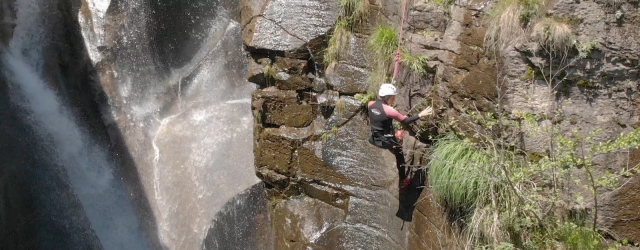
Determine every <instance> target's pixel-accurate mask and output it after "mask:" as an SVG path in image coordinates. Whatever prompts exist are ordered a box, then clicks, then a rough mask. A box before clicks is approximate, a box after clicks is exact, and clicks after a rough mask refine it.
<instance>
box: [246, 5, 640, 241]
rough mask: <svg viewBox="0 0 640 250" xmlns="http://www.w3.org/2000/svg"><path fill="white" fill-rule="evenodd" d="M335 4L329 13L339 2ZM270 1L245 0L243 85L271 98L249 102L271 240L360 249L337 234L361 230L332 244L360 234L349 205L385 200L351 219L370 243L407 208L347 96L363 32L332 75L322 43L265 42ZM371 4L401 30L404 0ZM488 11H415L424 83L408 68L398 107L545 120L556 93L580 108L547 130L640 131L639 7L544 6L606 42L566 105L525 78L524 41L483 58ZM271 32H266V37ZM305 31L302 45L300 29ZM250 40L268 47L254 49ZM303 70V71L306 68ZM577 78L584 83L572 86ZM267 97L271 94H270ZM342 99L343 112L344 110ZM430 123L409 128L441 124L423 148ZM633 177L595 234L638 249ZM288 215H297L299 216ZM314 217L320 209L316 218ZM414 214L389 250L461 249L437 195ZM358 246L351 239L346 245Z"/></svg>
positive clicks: (318, 21) (609, 165)
mask: <svg viewBox="0 0 640 250" xmlns="http://www.w3.org/2000/svg"><path fill="white" fill-rule="evenodd" d="M307 2H308V3H310V2H315V1H307ZM318 2H323V1H318ZM331 2H332V1H328V2H323V4H329V5H330V4H333V3H331ZM272 4H273V6H277V5H278V4H280V3H279V1H268V0H263V1H249V0H247V1H243V2H242V5H243V6H242V10H243V12H242V16H243V20H242V23H244V24H246V26H245V29H244V31H243V36H244V42H245V46H247V47H248V48H249V51H250V58H249V59H248V61H249V65H250V66H249V68H250V71H249V77H248V79H249V80H250V81H252V82H255V83H257V84H259V85H261V86H262V88H266V89H262V90H259V91H256V92H255V93H254V98H253V110H254V115H256V127H255V129H254V137H255V139H256V142H255V144H254V148H255V151H256V152H261V153H258V155H256V163H255V164H256V171H257V175H258V176H259V177H260V178H261V179H263V180H264V181H265V182H267V183H268V184H269V185H270V191H269V192H270V193H269V195H270V196H271V197H274V200H273V201H272V203H273V204H272V208H273V210H272V212H271V213H272V215H273V216H274V222H275V223H274V230H276V231H277V228H287V229H286V231H287V232H286V233H285V232H282V233H280V234H278V233H277V232H276V234H278V235H280V236H281V237H282V238H284V239H286V240H283V242H279V243H276V246H279V247H282V248H283V249H293V248H305V247H312V248H315V247H318V248H321V247H325V248H330V249H351V248H358V246H353V245H349V244H351V243H347V242H346V241H343V239H344V235H342V234H343V233H347V234H348V235H350V236H352V237H358V236H364V235H363V234H360V233H361V232H360V231H358V230H355V231H349V232H342V231H340V234H337V235H335V236H334V238H332V239H333V242H327V241H326V240H325V239H328V238H327V236H328V235H331V234H333V233H335V232H334V231H336V230H338V229H339V230H346V229H349V230H351V229H352V227H351V226H352V225H351V223H352V222H353V221H352V220H350V219H349V218H353V217H360V216H361V214H362V213H361V212H360V211H358V210H359V209H351V208H356V207H357V208H360V207H361V206H363V205H362V204H364V203H362V204H361V205H357V206H355V205H353V204H354V202H356V201H362V200H365V201H369V202H371V201H372V199H371V197H376V198H375V199H373V200H376V201H377V202H372V203H371V204H366V206H364V207H370V208H372V210H367V209H365V210H364V212H365V213H376V215H375V216H372V217H373V218H374V219H367V220H356V221H357V222H358V223H360V225H363V226H364V227H365V228H368V229H372V230H365V232H369V233H373V234H374V235H375V234H378V233H380V232H381V231H385V230H391V229H393V228H394V227H393V226H391V227H389V228H386V226H389V225H393V224H394V223H397V222H399V221H400V220H398V219H396V218H394V219H392V221H394V222H389V221H385V220H377V219H375V217H377V216H378V215H379V214H378V213H385V215H386V216H391V215H392V214H394V213H393V211H390V210H393V209H394V208H395V206H396V204H397V202H398V201H397V195H396V192H397V191H396V190H395V189H394V188H393V186H395V185H392V184H393V182H394V180H395V178H396V177H395V174H394V173H393V161H392V158H393V157H392V156H391V155H389V154H388V152H386V151H384V150H379V149H377V148H375V147H373V148H372V147H370V146H369V145H368V144H367V143H366V142H364V139H365V138H366V129H367V128H366V127H367V125H366V124H365V123H363V122H362V120H363V119H366V118H363V117H361V116H360V115H359V107H360V106H359V104H358V103H357V102H353V101H352V100H353V99H352V98H351V96H353V95H354V94H358V93H364V92H366V91H367V88H368V81H367V80H368V79H367V77H368V75H369V73H370V72H369V65H368V62H367V60H368V59H367V55H366V46H367V37H368V31H367V30H366V29H364V30H360V29H356V30H355V35H353V36H351V37H350V40H349V46H347V49H346V50H345V51H343V55H341V57H340V58H339V59H338V61H337V62H335V63H334V64H332V65H323V64H322V63H321V62H320V61H319V60H318V57H317V55H316V56H314V55H315V54H314V53H315V52H314V51H321V50H318V47H317V45H318V43H313V44H314V46H313V49H311V50H310V51H311V52H306V51H304V49H300V48H302V47H305V46H304V45H300V44H305V43H308V44H311V42H309V41H311V40H313V38H308V39H297V40H296V39H292V38H291V37H289V36H282V37H281V35H279V34H280V33H281V32H282V31H278V32H280V33H278V32H272V34H271V35H270V36H267V37H268V38H266V37H265V35H269V34H267V33H265V32H263V31H258V30H257V29H264V30H274V28H273V27H271V28H269V27H268V26H267V25H265V24H260V25H256V22H258V21H257V20H260V19H261V18H259V17H261V16H263V15H267V16H278V15H280V14H275V13H273V12H272V11H273V9H272V8H271V7H270V6H271V5H272ZM368 4H371V6H373V7H372V8H371V9H372V10H373V12H374V13H372V14H371V13H370V16H375V17H380V18H381V19H382V20H383V21H384V22H387V23H392V24H399V22H400V15H399V14H400V6H401V1H399V0H395V1H368ZM489 5H490V2H488V1H481V0H470V1H461V2H460V1H458V2H456V3H455V4H454V5H452V6H450V7H446V8H447V9H443V8H442V7H440V6H436V5H435V4H432V3H425V2H423V1H415V2H412V3H410V5H409V11H408V16H407V25H406V28H405V30H404V37H405V46H406V47H407V49H408V50H409V51H410V52H411V53H412V54H414V55H426V56H428V57H429V58H430V60H429V63H428V66H429V73H428V74H427V75H426V76H419V75H416V74H414V73H412V72H411V71H409V70H408V69H406V68H402V67H401V69H400V77H399V79H398V80H399V81H400V82H402V84H403V85H402V88H400V94H399V96H398V98H397V101H396V103H397V105H398V109H399V110H400V111H402V112H405V113H411V112H415V111H417V109H418V108H416V107H420V106H421V105H424V104H432V105H434V106H435V108H436V109H437V110H438V117H439V118H441V119H448V117H456V118H462V120H464V118H465V117H464V115H463V114H462V112H460V111H461V110H462V109H465V108H470V107H472V108H477V109H478V110H480V111H493V110H494V109H495V107H496V104H497V101H498V100H499V101H500V104H501V105H502V107H503V108H504V109H505V110H516V111H517V112H518V111H526V112H530V113H534V114H541V113H547V112H548V110H549V106H550V105H552V104H553V103H554V102H555V101H557V100H553V99H552V98H551V99H550V97H552V96H555V97H558V96H561V98H560V99H562V100H568V99H570V100H572V101H571V102H568V103H565V104H563V106H562V112H563V114H562V115H563V118H562V119H555V120H554V119H552V118H549V119H547V120H545V121H541V123H540V125H539V126H541V127H544V126H547V124H551V123H555V124H559V125H560V127H561V128H562V129H563V130H565V131H568V130H570V129H571V128H574V127H578V128H580V129H581V131H591V130H594V129H596V128H602V129H603V133H602V134H601V135H600V136H599V137H598V138H597V139H598V140H610V139H613V138H614V137H615V136H616V135H617V134H619V133H620V132H624V131H630V130H631V129H633V128H636V127H637V126H638V125H639V122H638V113H637V112H638V104H639V103H638V101H637V92H638V90H639V89H638V77H639V76H638V59H637V56H638V55H640V52H639V51H638V49H639V45H638V41H640V39H636V38H637V36H638V30H637V28H636V27H637V24H638V11H637V6H634V5H633V4H628V3H620V4H619V6H613V7H614V9H613V10H612V9H611V8H612V6H610V5H607V4H605V3H600V2H585V1H569V0H566V1H564V0H561V1H557V2H553V3H552V4H550V6H548V8H547V9H546V10H545V11H547V14H548V15H552V16H554V17H558V18H564V19H570V20H579V21H578V22H576V23H577V24H576V25H575V27H574V28H575V29H574V30H573V33H574V34H577V35H576V37H575V39H576V41H577V43H581V42H588V41H591V40H597V41H598V42H599V44H600V46H598V47H597V49H596V50H595V51H594V52H593V53H592V54H591V55H590V56H589V57H587V58H586V59H581V60H576V61H574V64H573V65H572V66H571V67H569V68H568V69H569V70H568V72H570V74H569V75H568V76H567V78H568V79H571V81H569V83H568V85H567V86H565V87H562V88H561V89H559V90H560V91H559V92H558V94H557V95H556V94H554V95H549V92H548V87H547V86H546V85H545V83H544V82H541V81H528V80H525V77H523V75H526V73H527V70H529V69H530V68H531V67H534V63H536V62H535V60H536V59H535V58H534V57H533V55H532V54H530V50H529V51H528V50H527V49H525V47H527V46H531V44H527V43H523V44H520V45H518V46H512V47H510V48H507V49H506V50H505V51H503V52H502V58H501V59H500V60H499V61H496V60H494V59H492V58H493V55H491V54H488V53H487V50H485V48H484V36H485V33H486V30H487V24H486V23H485V22H484V21H483V18H484V15H485V12H486V10H487V6H489ZM331 8H333V7H330V6H322V7H319V8H318V9H319V10H329V9H331ZM615 8H617V9H615ZM617 10H620V11H622V13H623V15H620V14H619V13H618V16H619V17H616V15H615V13H616V11H617ZM298 11H300V12H304V11H303V10H298ZM296 13H298V12H296ZM310 13H314V14H315V13H317V12H310ZM288 14H289V12H287V15H288ZM325 14H326V13H325ZM282 15H284V14H282ZM326 15H327V16H330V17H331V18H317V16H314V15H312V16H308V15H307V16H306V17H310V19H308V21H309V22H315V23H313V24H311V23H308V22H306V23H304V24H303V25H302V26H303V27H310V26H311V27H313V26H315V27H323V28H320V29H318V31H322V32H325V31H327V30H330V28H329V29H325V28H324V27H326V26H325V25H326V22H327V20H332V19H335V18H334V16H335V15H336V14H333V13H331V14H326ZM292 18H293V19H295V18H298V14H295V15H292ZM263 22H267V21H264V20H263ZM277 23H279V24H282V25H280V26H277V27H278V28H279V29H282V30H287V31H290V30H294V28H293V27H288V26H286V25H287V24H285V23H283V22H277ZM271 24H273V22H271ZM262 26H267V27H263V28H260V27H262ZM255 34H257V35H258V36H256V35H255ZM287 35H291V36H294V35H295V34H287ZM300 35H301V36H305V37H306V33H304V32H303V33H301V34H300ZM326 36H327V34H316V35H314V38H318V37H320V38H324V39H325V42H326V40H328V39H327V37H326ZM254 37H260V39H258V40H254ZM294 37H295V36H294ZM626 38H633V39H626ZM263 40H268V41H269V43H267V42H259V41H263ZM292 41H293V42H292ZM285 45H289V46H285ZM325 46H326V44H325ZM572 53H575V51H574V52H572ZM571 56H575V54H572V55H571ZM281 57H285V58H288V60H289V61H290V60H294V59H298V60H308V62H309V63H308V64H307V65H315V66H316V67H315V68H314V67H307V68H304V67H294V70H290V69H289V68H290V67H289V66H284V67H283V66H278V65H276V64H277V63H275V62H274V61H278V60H280V61H282V59H281ZM300 65H303V64H302V62H300ZM318 65H320V66H325V67H326V70H325V71H323V70H322V69H321V68H320V69H318V68H317V66H318ZM498 69H500V70H498ZM294 75H298V77H294ZM283 76H286V77H283ZM289 79H291V80H289ZM300 79H303V80H300ZM578 82H580V83H581V84H577V83H578ZM585 82H589V83H596V82H602V83H604V82H606V83H607V86H603V85H593V86H586V87H585V85H584V83H585ZM267 87H268V88H267ZM291 91H295V92H296V93H297V99H294V98H293V96H294V94H293V92H291ZM265 92H269V94H268V95H265V94H264V93H265ZM336 92H337V93H336ZM560 92H561V93H560ZM269 96H272V97H273V96H277V97H278V98H279V99H280V100H278V101H275V100H269V99H270V98H272V97H269ZM287 96H289V97H287ZM345 101H346V102H345ZM267 103H271V104H267ZM338 103H339V105H338ZM345 103H346V106H342V105H343V104H345ZM281 105H290V106H291V107H289V108H290V109H292V110H293V113H292V115H291V116H288V115H287V113H286V112H285V113H283V110H284V109H285V107H283V106H281ZM304 105H308V107H304V108H310V109H311V110H314V112H316V113H315V114H313V115H312V116H311V117H305V118H304V119H303V120H305V122H304V123H303V122H297V121H298V120H300V119H301V118H302V117H303V116H301V115H300V114H301V112H300V109H301V108H302V107H303V106H304ZM338 107H340V108H338ZM343 107H344V109H343ZM545 117H548V116H545ZM273 119H277V120H278V121H275V120H273ZM291 120H296V122H292V121H291ZM285 123H288V124H285ZM435 123H436V121H435V120H428V121H421V122H419V123H418V124H417V125H414V126H413V128H414V129H416V128H418V127H423V128H424V127H430V128H432V129H428V130H427V131H426V132H422V134H418V135H416V136H418V137H419V138H421V139H426V138H428V135H429V134H431V135H433V133H436V132H437V129H436V126H435ZM523 143H524V144H522V145H521V146H522V147H523V148H525V149H527V150H530V151H533V152H536V151H538V150H540V149H541V148H542V147H543V146H544V145H545V143H546V142H545V141H544V140H542V138H541V137H540V136H535V135H525V138H524V140H523ZM380 156H383V157H381V158H380ZM623 158H624V159H623ZM625 159H626V158H625V157H612V156H607V157H601V158H598V159H596V169H597V172H598V173H604V171H607V170H609V171H617V170H619V169H620V167H621V166H623V164H621V163H622V162H623V161H624V160H625ZM356 163H357V164H356ZM380 165H382V167H380ZM632 165H633V164H632ZM374 166H376V167H380V169H377V168H376V167H374ZM363 168H365V169H366V170H363ZM625 181H629V182H628V184H625V185H624V186H623V187H622V188H620V189H617V190H615V191H614V192H612V193H608V192H607V190H603V192H604V193H603V195H602V197H600V199H601V200H603V201H606V202H605V205H603V206H604V208H603V209H601V211H602V213H603V214H604V215H601V217H600V219H601V220H604V219H602V218H603V216H605V217H607V218H614V219H612V220H608V221H606V222H604V221H603V222H601V223H600V225H604V226H606V228H607V229H610V230H611V232H612V235H613V237H614V238H615V239H623V238H626V239H629V240H632V241H636V242H638V241H640V239H638V238H637V234H635V233H634V232H637V231H639V230H638V229H637V228H635V226H636V225H637V223H629V222H627V219H628V220H631V221H634V220H637V217H638V216H637V213H635V212H634V211H633V210H632V209H631V207H629V206H628V204H629V203H627V201H630V200H632V199H634V197H635V196H634V193H633V192H631V191H630V190H632V189H633V186H634V185H635V184H634V183H637V181H636V180H635V179H625V180H623V182H625ZM387 182H389V183H387ZM624 190H626V191H624ZM369 194H371V195H373V194H376V195H374V196H369ZM380 201H382V204H381V203H380ZM354 206H355V207H354ZM293 207H296V208H297V209H298V210H297V211H293V209H292V208H293ZM317 207H325V209H323V210H322V211H317V210H316V209H317ZM300 211H304V212H300ZM374 211H375V212H374ZM304 213H308V217H309V219H308V220H305V219H302V218H304V217H303V216H301V214H304ZM287 216H289V217H292V218H296V219H295V222H292V221H286V220H283V219H282V218H281V217H287ZM320 217H321V218H320ZM336 217H338V218H336ZM413 217H414V223H412V225H411V227H410V230H409V232H395V233H387V234H386V235H387V237H386V239H385V238H383V239H381V242H386V243H385V244H388V245H385V246H386V248H385V249H396V248H401V249H437V248H456V247H452V246H455V245H456V243H458V242H460V240H459V239H458V238H457V237H459V236H458V235H457V234H456V230H452V229H451V228H450V223H449V222H448V220H447V218H446V214H445V212H444V209H443V208H442V207H441V206H440V205H439V204H438V203H437V201H436V200H434V199H433V198H432V197H431V194H430V193H429V192H428V191H427V192H423V193H422V194H421V196H420V202H419V203H417V205H416V210H415V212H414V213H413ZM320 220H325V221H326V223H327V224H326V225H327V227H329V228H335V229H334V230H329V231H330V232H325V229H323V227H320V226H319V225H318V223H320V222H319V221H320ZM382 221H385V222H382ZM296 227H297V228H296ZM304 228H320V229H319V232H320V233H319V234H318V235H319V236H318V237H315V238H314V237H310V235H309V233H308V232H305V231H304ZM339 230H338V231H339ZM629 230H630V231H629ZM375 237H377V236H375ZM277 238H278V237H276V239H277ZM358 240H365V239H364V238H362V239H361V238H358ZM358 240H354V239H353V238H352V240H351V241H352V242H353V241H358ZM383 248H384V247H383ZM460 248H462V246H460Z"/></svg>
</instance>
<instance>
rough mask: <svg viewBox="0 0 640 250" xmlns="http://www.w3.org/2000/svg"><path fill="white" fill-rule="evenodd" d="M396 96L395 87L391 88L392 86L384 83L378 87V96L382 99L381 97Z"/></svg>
mask: <svg viewBox="0 0 640 250" xmlns="http://www.w3.org/2000/svg"><path fill="white" fill-rule="evenodd" d="M397 94H398V92H396V86H393V84H390V83H385V84H382V85H380V90H379V91H378V96H380V97H383V96H388V95H397Z"/></svg>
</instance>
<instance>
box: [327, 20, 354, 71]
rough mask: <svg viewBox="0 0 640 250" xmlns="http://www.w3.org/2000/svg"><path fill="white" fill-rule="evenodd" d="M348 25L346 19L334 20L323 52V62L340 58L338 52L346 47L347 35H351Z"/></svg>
mask: <svg viewBox="0 0 640 250" xmlns="http://www.w3.org/2000/svg"><path fill="white" fill-rule="evenodd" d="M348 26H349V23H348V22H347V21H346V20H338V21H337V22H336V25H335V28H334V29H333V33H331V37H330V38H329V43H328V46H327V49H326V51H325V54H324V62H325V63H326V64H327V65H330V64H332V63H335V62H337V61H338V60H339V59H340V54H341V53H343V52H344V51H345V50H346V49H347V46H348V45H349V37H350V36H351V31H350V30H349V27H348Z"/></svg>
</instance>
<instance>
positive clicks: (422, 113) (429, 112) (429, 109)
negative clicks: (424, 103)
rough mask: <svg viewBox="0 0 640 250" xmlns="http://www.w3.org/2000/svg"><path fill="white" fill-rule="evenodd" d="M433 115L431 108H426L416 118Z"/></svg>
mask: <svg viewBox="0 0 640 250" xmlns="http://www.w3.org/2000/svg"><path fill="white" fill-rule="evenodd" d="M432 114H433V108H432V107H427V108H426V109H424V110H422V111H421V112H420V114H418V116H419V117H420V118H422V117H425V116H428V115H432Z"/></svg>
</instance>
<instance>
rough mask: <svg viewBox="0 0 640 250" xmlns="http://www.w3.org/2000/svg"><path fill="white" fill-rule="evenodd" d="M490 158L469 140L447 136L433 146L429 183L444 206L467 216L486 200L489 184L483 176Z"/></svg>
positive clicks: (489, 163)
mask: <svg viewBox="0 0 640 250" xmlns="http://www.w3.org/2000/svg"><path fill="white" fill-rule="evenodd" d="M490 165H491V159H490V157H489V156H488V155H487V154H485V153H484V152H482V151H481V150H478V149H476V148H475V146H474V144H473V143H471V142H470V141H468V140H461V139H459V138H458V137H456V136H455V135H447V136H446V137H444V138H442V139H440V140H438V141H437V142H436V144H435V145H434V147H433V152H432V154H431V161H430V162H429V177H428V179H429V184H430V186H431V190H432V191H433V192H434V194H435V195H436V196H437V197H439V198H440V200H441V201H443V202H444V203H445V204H446V205H447V207H449V208H453V209H461V210H462V211H464V212H466V213H471V212H473V211H474V210H475V207H476V205H477V204H478V203H480V202H483V201H484V200H486V199H487V195H488V193H489V187H490V185H489V181H488V178H487V176H486V175H485V172H484V171H486V169H487V168H488V167H489V166H490Z"/></svg>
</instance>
